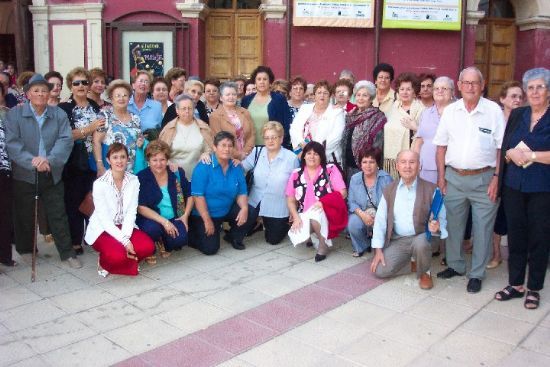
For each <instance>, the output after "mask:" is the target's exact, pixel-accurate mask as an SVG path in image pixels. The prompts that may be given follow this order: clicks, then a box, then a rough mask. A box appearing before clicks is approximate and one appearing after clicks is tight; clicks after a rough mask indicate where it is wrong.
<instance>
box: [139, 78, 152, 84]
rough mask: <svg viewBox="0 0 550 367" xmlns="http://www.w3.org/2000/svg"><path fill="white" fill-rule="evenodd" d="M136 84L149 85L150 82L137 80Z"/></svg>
mask: <svg viewBox="0 0 550 367" xmlns="http://www.w3.org/2000/svg"><path fill="white" fill-rule="evenodd" d="M136 83H138V84H149V83H150V81H149V79H138V80H136Z"/></svg>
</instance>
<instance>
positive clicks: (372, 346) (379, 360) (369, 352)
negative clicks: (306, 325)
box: [338, 334, 424, 367]
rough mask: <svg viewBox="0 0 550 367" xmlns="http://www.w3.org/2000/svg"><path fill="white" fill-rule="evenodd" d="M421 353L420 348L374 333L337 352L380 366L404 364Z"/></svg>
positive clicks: (365, 363)
mask: <svg viewBox="0 0 550 367" xmlns="http://www.w3.org/2000/svg"><path fill="white" fill-rule="evenodd" d="M423 353H424V351H423V350H422V349H417V348H413V347H410V346H408V345H405V344H403V343H400V342H398V341H395V340H391V339H388V338H386V337H383V336H380V335H374V334H367V335H365V336H364V337H362V338H360V339H358V340H356V341H355V342H354V343H352V344H351V345H349V346H348V347H346V348H343V349H342V350H340V351H339V352H338V354H339V355H342V356H345V357H346V358H348V359H350V360H352V361H354V362H356V363H360V364H361V365H366V366H380V367H385V366H387V367H398V366H406V365H407V364H409V363H410V362H411V361H412V360H414V359H415V358H417V357H418V356H419V355H421V354H423Z"/></svg>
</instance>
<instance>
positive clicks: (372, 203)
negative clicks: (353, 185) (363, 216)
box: [361, 173, 378, 210]
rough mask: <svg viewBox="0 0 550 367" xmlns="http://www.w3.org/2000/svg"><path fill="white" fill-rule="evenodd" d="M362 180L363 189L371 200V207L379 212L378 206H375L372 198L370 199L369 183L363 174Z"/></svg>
mask: <svg viewBox="0 0 550 367" xmlns="http://www.w3.org/2000/svg"><path fill="white" fill-rule="evenodd" d="M361 180H362V181H363V187H364V188H365V192H366V193H367V198H368V199H369V203H370V205H372V206H373V208H374V210H378V206H377V205H375V204H374V202H373V201H372V198H371V197H370V194H369V188H368V187H367V183H366V182H365V176H364V175H363V173H361Z"/></svg>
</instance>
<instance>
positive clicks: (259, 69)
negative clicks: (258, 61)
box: [250, 65, 275, 84]
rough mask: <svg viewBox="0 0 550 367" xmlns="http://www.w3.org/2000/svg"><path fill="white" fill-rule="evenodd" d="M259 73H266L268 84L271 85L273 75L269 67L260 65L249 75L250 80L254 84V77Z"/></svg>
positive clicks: (273, 79) (273, 78)
mask: <svg viewBox="0 0 550 367" xmlns="http://www.w3.org/2000/svg"><path fill="white" fill-rule="evenodd" d="M259 73H266V74H267V77H268V78H269V84H272V83H273V82H274V81H275V74H273V70H271V68H270V67H269V66H264V65H260V66H258V67H257V68H256V69H254V71H253V72H252V74H251V75H250V79H251V80H253V81H254V82H256V77H257V76H258V74H259Z"/></svg>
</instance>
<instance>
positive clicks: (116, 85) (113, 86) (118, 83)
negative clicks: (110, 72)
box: [107, 79, 133, 99]
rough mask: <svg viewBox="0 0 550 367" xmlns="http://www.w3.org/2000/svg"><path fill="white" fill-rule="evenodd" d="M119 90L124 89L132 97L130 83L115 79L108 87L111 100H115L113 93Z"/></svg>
mask: <svg viewBox="0 0 550 367" xmlns="http://www.w3.org/2000/svg"><path fill="white" fill-rule="evenodd" d="M117 88H124V89H126V90H127V91H128V96H131V95H132V92H133V90H132V86H131V85H130V83H128V82H127V81H126V80H123V79H115V80H113V81H112V82H110V83H109V86H108V87H107V95H108V96H109V99H113V91H114V90H115V89H117Z"/></svg>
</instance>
